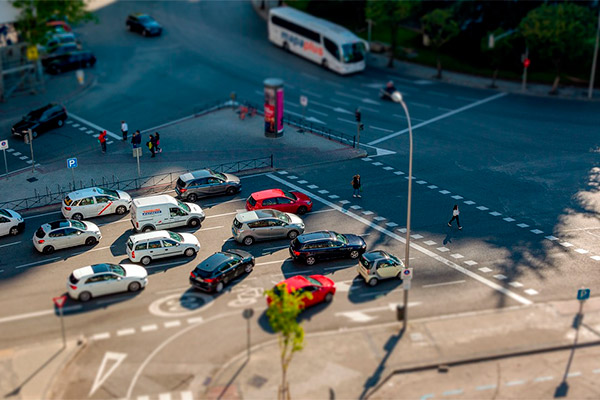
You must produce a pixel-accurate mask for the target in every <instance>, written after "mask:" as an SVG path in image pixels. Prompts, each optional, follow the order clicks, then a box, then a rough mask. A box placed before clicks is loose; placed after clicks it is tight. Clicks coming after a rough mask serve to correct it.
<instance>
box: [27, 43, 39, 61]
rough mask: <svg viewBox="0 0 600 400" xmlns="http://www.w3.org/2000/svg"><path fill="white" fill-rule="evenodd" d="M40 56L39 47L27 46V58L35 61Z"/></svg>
mask: <svg viewBox="0 0 600 400" xmlns="http://www.w3.org/2000/svg"><path fill="white" fill-rule="evenodd" d="M38 57H39V53H38V49H37V47H35V46H29V47H27V59H28V60H29V61H35V60H37V59H38Z"/></svg>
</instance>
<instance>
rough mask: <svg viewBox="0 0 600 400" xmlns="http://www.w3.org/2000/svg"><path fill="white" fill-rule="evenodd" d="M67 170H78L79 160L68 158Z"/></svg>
mask: <svg viewBox="0 0 600 400" xmlns="http://www.w3.org/2000/svg"><path fill="white" fill-rule="evenodd" d="M67 168H77V158H76V157H73V158H68V159H67Z"/></svg>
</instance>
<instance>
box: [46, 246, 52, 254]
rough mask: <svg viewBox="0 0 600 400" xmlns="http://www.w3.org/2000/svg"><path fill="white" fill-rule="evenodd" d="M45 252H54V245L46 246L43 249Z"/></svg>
mask: <svg viewBox="0 0 600 400" xmlns="http://www.w3.org/2000/svg"><path fill="white" fill-rule="evenodd" d="M43 252H44V254H52V253H54V246H46V247H44V250H43Z"/></svg>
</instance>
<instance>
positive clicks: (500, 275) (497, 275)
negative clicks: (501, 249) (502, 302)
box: [494, 274, 507, 281]
mask: <svg viewBox="0 0 600 400" xmlns="http://www.w3.org/2000/svg"><path fill="white" fill-rule="evenodd" d="M494 278H496V279H498V280H500V281H503V280H505V279H506V278H507V276H506V275H502V274H496V275H494Z"/></svg>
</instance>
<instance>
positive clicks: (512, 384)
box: [506, 381, 526, 386]
mask: <svg viewBox="0 0 600 400" xmlns="http://www.w3.org/2000/svg"><path fill="white" fill-rule="evenodd" d="M525 382H526V381H512V382H507V383H506V386H517V385H522V384H524V383H525Z"/></svg>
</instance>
